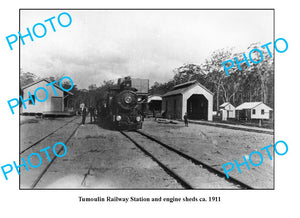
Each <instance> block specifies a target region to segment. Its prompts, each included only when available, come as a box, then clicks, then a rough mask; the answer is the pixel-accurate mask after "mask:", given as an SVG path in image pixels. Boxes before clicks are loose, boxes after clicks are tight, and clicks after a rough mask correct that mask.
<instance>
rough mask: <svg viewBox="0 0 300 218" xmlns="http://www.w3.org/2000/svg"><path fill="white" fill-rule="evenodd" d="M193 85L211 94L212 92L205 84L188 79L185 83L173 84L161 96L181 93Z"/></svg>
mask: <svg viewBox="0 0 300 218" xmlns="http://www.w3.org/2000/svg"><path fill="white" fill-rule="evenodd" d="M194 85H199V86H200V87H201V88H203V89H205V90H206V91H207V92H209V93H210V94H212V95H213V93H212V92H211V91H209V90H208V89H207V88H206V87H205V86H203V85H202V84H200V83H199V82H197V81H196V80H193V81H189V82H186V83H181V84H178V85H176V86H174V88H173V89H172V90H171V91H169V92H167V93H165V94H164V95H162V97H167V96H171V95H180V94H183V93H184V92H186V91H187V90H189V89H191V88H192V87H193V86H194Z"/></svg>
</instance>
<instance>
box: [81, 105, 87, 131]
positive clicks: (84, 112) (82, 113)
mask: <svg viewBox="0 0 300 218" xmlns="http://www.w3.org/2000/svg"><path fill="white" fill-rule="evenodd" d="M86 113H87V111H86V107H85V105H84V104H83V107H82V110H81V116H82V121H81V125H82V126H84V124H85V118H86Z"/></svg>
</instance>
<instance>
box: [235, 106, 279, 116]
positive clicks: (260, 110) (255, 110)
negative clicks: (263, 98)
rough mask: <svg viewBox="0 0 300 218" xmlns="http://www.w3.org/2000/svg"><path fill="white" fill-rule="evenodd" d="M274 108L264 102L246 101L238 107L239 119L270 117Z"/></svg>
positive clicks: (237, 114)
mask: <svg viewBox="0 0 300 218" xmlns="http://www.w3.org/2000/svg"><path fill="white" fill-rule="evenodd" d="M272 110H273V109H272V108H270V107H269V106H267V105H266V104H264V103H263V102H245V103H243V104H241V105H239V106H238V107H236V111H237V113H236V117H237V119H246V120H249V119H270V118H271V117H270V114H271V111H272Z"/></svg>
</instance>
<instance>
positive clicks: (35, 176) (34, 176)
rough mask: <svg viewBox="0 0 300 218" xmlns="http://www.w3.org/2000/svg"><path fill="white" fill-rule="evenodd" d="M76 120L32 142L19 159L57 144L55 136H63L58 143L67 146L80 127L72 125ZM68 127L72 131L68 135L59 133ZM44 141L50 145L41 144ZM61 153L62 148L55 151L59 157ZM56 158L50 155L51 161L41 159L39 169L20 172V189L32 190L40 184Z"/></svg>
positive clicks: (77, 124)
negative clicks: (49, 142)
mask: <svg viewBox="0 0 300 218" xmlns="http://www.w3.org/2000/svg"><path fill="white" fill-rule="evenodd" d="M76 119H79V118H77V117H76V118H74V119H72V120H70V121H68V122H66V123H65V124H64V125H62V126H60V127H59V128H57V129H55V130H54V131H52V132H51V133H49V134H47V135H45V136H43V137H42V138H41V139H39V140H37V141H36V142H34V143H33V144H31V145H30V146H28V147H27V148H26V149H24V150H22V151H21V152H20V157H21V154H22V157H24V158H25V159H27V156H28V155H29V154H31V153H34V152H36V153H37V151H39V150H40V149H42V148H45V147H47V146H52V145H53V144H55V143H57V142H58V141H57V137H55V136H56V134H58V135H59V134H60V135H63V136H64V137H63V138H64V139H63V140H61V136H60V141H61V142H63V143H64V144H65V145H68V142H69V141H70V140H71V138H72V137H73V136H74V134H75V133H76V131H77V129H78V128H79V126H80V124H79V123H74V121H75V120H76ZM68 125H71V126H70V127H69V128H71V129H72V130H71V133H70V134H67V135H65V133H64V132H62V133H61V132H60V131H59V130H62V129H64V128H67V127H68ZM65 136H66V137H65ZM46 139H47V140H48V141H51V143H52V144H44V143H42V142H43V141H44V140H46ZM62 151H63V147H61V148H60V150H59V151H57V152H56V153H57V154H58V155H59V154H60V153H61V152H62ZM56 158H57V156H56V155H52V157H51V161H50V162H48V160H47V158H46V157H45V158H44V159H43V162H42V165H41V166H40V167H38V168H36V169H30V170H29V171H28V172H27V171H25V170H21V175H20V187H21V185H22V186H23V187H22V188H28V189H34V188H35V187H36V186H37V184H38V183H39V182H40V180H41V179H42V177H43V176H44V175H45V174H46V172H47V170H48V169H49V168H50V166H51V165H52V164H53V162H54V161H55V159H56ZM21 177H22V178H21ZM22 180H23V181H22Z"/></svg>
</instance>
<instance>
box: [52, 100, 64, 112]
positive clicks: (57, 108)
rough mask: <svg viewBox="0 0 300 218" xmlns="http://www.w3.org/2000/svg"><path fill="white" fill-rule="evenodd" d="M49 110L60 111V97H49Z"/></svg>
mask: <svg viewBox="0 0 300 218" xmlns="http://www.w3.org/2000/svg"><path fill="white" fill-rule="evenodd" d="M51 111H57V112H62V97H51Z"/></svg>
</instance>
